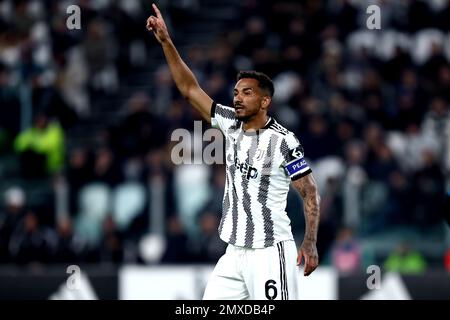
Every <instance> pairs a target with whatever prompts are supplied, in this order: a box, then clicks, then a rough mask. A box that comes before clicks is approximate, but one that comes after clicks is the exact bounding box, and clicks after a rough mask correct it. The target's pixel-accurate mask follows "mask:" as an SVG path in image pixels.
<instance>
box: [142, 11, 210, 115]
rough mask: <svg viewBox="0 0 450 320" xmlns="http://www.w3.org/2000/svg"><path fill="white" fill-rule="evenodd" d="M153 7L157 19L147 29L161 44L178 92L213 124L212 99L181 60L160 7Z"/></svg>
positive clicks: (150, 20)
mask: <svg viewBox="0 0 450 320" xmlns="http://www.w3.org/2000/svg"><path fill="white" fill-rule="evenodd" d="M152 6H153V10H155V14H156V17H155V16H153V15H152V16H150V17H149V18H148V19H147V29H148V30H150V31H153V34H154V35H155V37H156V39H157V40H158V42H159V43H160V44H161V46H162V48H163V51H164V56H165V57H166V60H167V64H168V65H169V68H170V72H171V73H172V77H173V79H174V81H175V84H176V86H177V88H178V90H180V92H181V94H182V95H183V96H184V97H185V98H186V99H187V100H188V101H189V103H190V104H192V105H193V106H194V107H195V108H196V109H197V110H198V111H199V112H200V114H201V115H202V117H203V118H205V119H206V120H207V121H208V122H211V105H212V99H211V98H210V97H209V96H208V95H207V94H206V93H205V92H204V91H203V90H202V88H200V86H199V84H198V82H197V79H196V78H195V76H194V74H193V73H192V71H191V70H190V69H189V67H188V66H187V65H186V63H184V61H183V60H182V59H181V57H180V55H179V53H178V51H177V49H176V48H175V45H174V44H173V42H172V39H171V38H170V35H169V32H168V31H167V27H166V23H165V22H164V19H163V17H162V15H161V12H160V11H159V9H158V7H157V6H156V5H155V4H153V5H152Z"/></svg>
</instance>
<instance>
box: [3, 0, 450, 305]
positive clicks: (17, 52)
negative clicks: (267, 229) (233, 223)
mask: <svg viewBox="0 0 450 320" xmlns="http://www.w3.org/2000/svg"><path fill="white" fill-rule="evenodd" d="M72 4H76V5H78V6H79V7H80V9H81V29H80V30H69V29H68V28H67V26H66V20H67V19H68V18H69V16H70V14H68V13H67V12H66V9H67V8H68V7H69V6H70V5H72ZM157 4H158V6H159V7H160V8H161V9H162V12H163V14H164V15H165V18H166V20H167V24H168V26H169V30H170V31H171V35H172V38H173V40H174V42H175V44H176V45H177V47H178V49H179V51H180V53H181V55H182V57H183V58H184V59H185V61H186V62H187V64H188V65H189V66H190V67H191V68H192V70H193V71H194V73H195V75H196V76H197V78H198V80H199V82H200V84H201V85H202V86H203V88H204V89H205V91H206V92H208V94H209V95H210V96H211V97H213V99H215V100H217V101H219V102H221V103H224V104H229V105H230V104H231V101H232V98H231V92H232V87H233V85H234V82H235V76H236V73H237V70H241V69H257V70H259V71H263V72H265V73H267V74H268V75H269V76H271V77H272V78H273V79H274V82H275V87H276V95H275V98H274V103H273V106H272V107H271V113H272V114H273V115H274V116H275V117H276V118H277V119H278V120H279V121H280V122H281V123H282V124H284V125H285V126H286V127H287V128H289V129H290V130H292V131H294V132H295V133H296V134H298V136H299V137H300V140H301V142H302V144H303V146H304V149H305V154H306V157H307V159H308V160H309V163H310V165H311V166H312V168H313V171H314V173H315V176H316V178H317V181H318V184H319V189H320V194H321V197H322V203H321V211H322V212H321V217H322V218H321V224H320V229H319V240H318V250H319V256H320V259H321V261H320V267H319V269H318V270H317V271H316V272H315V273H314V274H313V275H311V276H310V277H309V278H302V279H301V287H302V288H303V290H302V298H303V299H359V298H385V299H409V298H412V299H421V298H422V299H434V298H445V299H448V298H450V283H449V282H450V280H449V278H450V277H449V272H450V232H449V227H448V226H447V225H446V224H445V222H444V216H443V215H444V214H445V213H447V214H448V210H449V209H448V207H447V208H446V207H445V197H446V194H447V190H448V189H449V187H450V185H449V182H450V181H449V169H450V139H449V136H450V111H449V98H450V96H449V93H450V19H449V17H450V1H444V0H434V1H413V0H411V1H407V0H398V1H362V0H361V1H357V0H355V1H345V0H336V1H319V0H307V1H286V0H283V1H254V0H244V1H237V0H184V1H182V0H178V1H159V2H158V3H157ZM371 4H377V5H379V7H380V9H381V30H369V29H368V28H367V26H366V20H367V19H368V17H369V14H367V13H366V8H367V7H368V6H369V5H371ZM149 14H151V8H150V2H148V1H140V0H126V1H125V0H124V1H113V0H98V1H94V0H91V1H89V0H82V1H49V0H47V1H46V0H33V1H8V0H3V1H0V195H1V198H0V279H1V280H0V298H2V299H26V298H32V299H49V298H53V299H70V298H72V299H73V298H78V299H82V298H86V299H87V298H100V299H108V298H110V299H116V298H120V299H133V298H137V299H198V298H200V297H201V293H202V290H203V286H204V284H205V281H206V279H207V276H208V274H209V272H210V271H211V268H212V267H213V265H214V263H215V262H216V261H217V259H218V257H220V255H221V254H222V252H223V250H224V248H225V245H224V243H223V242H221V241H220V239H218V236H217V232H216V228H217V225H218V222H219V219H220V212H221V211H220V208H221V201H222V195H223V184H224V167H223V166H222V165H212V166H211V165H206V164H196V165H178V166H176V165H174V164H173V162H172V161H171V158H170V155H171V150H172V148H173V146H174V145H175V144H176V142H171V139H170V136H171V133H172V132H173V131H174V130H175V129H177V128H186V129H188V130H190V131H191V132H192V133H193V139H194V140H195V141H196V143H193V144H192V146H198V145H200V146H202V144H203V148H204V147H205V146H206V143H207V142H205V141H202V137H201V134H200V135H195V134H194V120H200V117H199V115H198V114H196V113H195V112H194V111H193V110H192V108H191V107H190V106H189V105H187V103H186V101H184V100H183V98H182V97H180V95H179V94H178V92H177V90H176V88H175V87H174V84H173V81H172V80H171V76H170V73H169V72H168V69H167V66H166V63H165V61H164V59H163V56H162V52H161V48H160V46H159V44H158V43H157V42H156V40H155V39H154V37H153V35H152V34H151V33H149V32H147V31H146V29H145V21H146V18H147V17H148V15H149ZM202 128H203V131H204V130H206V129H207V128H209V126H208V124H207V123H205V122H203V126H202ZM202 142H203V143H202ZM192 153H196V154H197V155H198V154H201V149H200V150H199V149H195V150H193V151H192ZM287 212H288V214H289V216H290V218H291V220H292V228H293V232H294V235H295V237H296V241H297V243H299V242H300V241H301V239H302V232H303V228H304V219H303V213H302V202H301V199H300V198H299V196H298V195H297V194H296V193H295V192H294V191H292V192H290V194H289V200H288V207H287ZM69 265H77V266H79V267H80V268H81V270H82V271H84V275H85V276H86V277H82V278H81V280H80V281H81V282H80V283H81V288H82V289H80V290H79V291H73V290H69V289H68V288H67V286H66V281H67V279H68V278H70V276H71V274H70V273H67V267H68V266H69ZM370 265H377V266H379V267H380V268H381V271H382V286H381V289H380V290H374V291H369V290H368V289H367V287H366V280H367V278H368V277H369V276H370V274H367V272H366V270H367V267H368V266H370Z"/></svg>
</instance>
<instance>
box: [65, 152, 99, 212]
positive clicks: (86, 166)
mask: <svg viewBox="0 0 450 320" xmlns="http://www.w3.org/2000/svg"><path fill="white" fill-rule="evenodd" d="M91 160H92V159H90V157H89V152H88V150H86V149H85V148H83V147H79V148H73V149H72V151H71V152H70V155H69V161H68V163H67V167H66V177H67V181H68V184H69V209H70V210H69V212H70V213H71V215H74V214H75V213H77V212H78V211H79V208H78V194H79V191H80V190H81V188H82V187H83V186H85V185H86V184H88V183H89V182H90V181H92V178H93V170H92V161H91Z"/></svg>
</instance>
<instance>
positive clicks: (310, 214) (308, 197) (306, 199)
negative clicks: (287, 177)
mask: <svg viewBox="0 0 450 320" xmlns="http://www.w3.org/2000/svg"><path fill="white" fill-rule="evenodd" d="M292 184H293V185H294V187H295V189H297V191H298V192H299V193H300V195H301V197H302V198H303V208H304V213H305V221H306V230H305V237H304V238H305V240H309V241H314V242H316V241H317V231H318V228H319V220H320V209H319V205H320V196H319V193H318V191H317V185H316V181H315V179H314V176H313V175H312V174H311V173H310V174H308V175H306V176H304V177H302V178H300V179H297V180H295V181H293V182H292Z"/></svg>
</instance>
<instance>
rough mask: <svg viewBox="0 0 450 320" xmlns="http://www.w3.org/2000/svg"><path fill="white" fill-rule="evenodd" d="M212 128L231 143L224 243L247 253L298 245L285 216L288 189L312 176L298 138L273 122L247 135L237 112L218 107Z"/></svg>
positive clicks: (214, 108)
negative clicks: (292, 243) (287, 243)
mask: <svg viewBox="0 0 450 320" xmlns="http://www.w3.org/2000/svg"><path fill="white" fill-rule="evenodd" d="M211 124H212V126H213V127H215V128H218V129H220V130H221V131H222V132H223V134H224V136H225V138H226V147H225V149H226V150H225V151H226V154H225V157H226V182H225V192H224V196H223V208H222V219H221V221H220V225H219V235H220V238H221V239H222V240H223V241H225V242H227V243H230V244H233V245H236V246H241V247H247V248H267V247H270V246H272V245H274V244H276V243H278V242H280V241H284V240H293V235H292V231H291V221H290V219H289V217H288V215H287V213H286V211H285V209H286V204H287V194H288V191H289V185H290V182H291V180H295V179H298V178H301V177H303V176H305V175H307V174H309V173H310V172H311V169H310V167H309V166H308V164H307V163H306V161H305V159H304V154H303V148H302V146H301V144H300V142H299V140H298V139H297V137H296V136H295V135H294V134H293V133H292V132H290V131H289V130H287V129H286V128H284V127H283V126H281V125H280V124H279V123H278V122H277V121H275V119H273V118H270V119H269V121H268V122H267V124H266V125H265V127H264V128H262V129H260V130H258V131H253V132H249V131H244V130H243V129H242V121H240V120H238V119H236V117H235V110H234V108H230V107H227V106H223V105H221V104H217V103H213V105H212V108H211Z"/></svg>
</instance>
